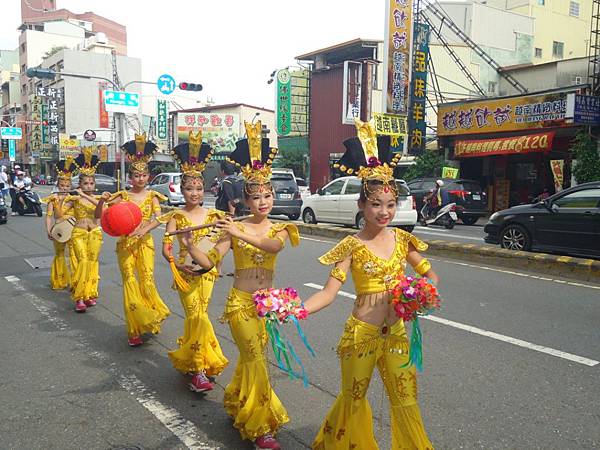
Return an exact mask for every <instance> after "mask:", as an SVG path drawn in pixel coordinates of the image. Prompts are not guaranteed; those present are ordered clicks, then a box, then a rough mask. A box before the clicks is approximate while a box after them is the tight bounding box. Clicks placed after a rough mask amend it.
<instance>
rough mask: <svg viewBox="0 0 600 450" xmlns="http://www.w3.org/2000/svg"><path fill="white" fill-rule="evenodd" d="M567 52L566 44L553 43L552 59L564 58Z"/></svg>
mask: <svg viewBox="0 0 600 450" xmlns="http://www.w3.org/2000/svg"><path fill="white" fill-rule="evenodd" d="M564 52H565V43H564V42H556V41H554V42H552V57H553V58H563V54H564Z"/></svg>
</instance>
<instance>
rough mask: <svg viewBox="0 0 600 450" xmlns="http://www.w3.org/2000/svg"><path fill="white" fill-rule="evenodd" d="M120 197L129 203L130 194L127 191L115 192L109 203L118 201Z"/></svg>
mask: <svg viewBox="0 0 600 450" xmlns="http://www.w3.org/2000/svg"><path fill="white" fill-rule="evenodd" d="M119 197H121V198H122V199H123V200H124V201H128V200H129V193H128V192H127V191H118V192H115V193H114V194H113V195H111V196H110V198H109V199H108V201H109V202H112V201H113V200H116V199H117V198H119Z"/></svg>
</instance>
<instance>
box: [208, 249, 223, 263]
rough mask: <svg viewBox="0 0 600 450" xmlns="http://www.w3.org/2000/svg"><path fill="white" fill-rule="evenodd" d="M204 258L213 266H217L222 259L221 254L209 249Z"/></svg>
mask: <svg viewBox="0 0 600 450" xmlns="http://www.w3.org/2000/svg"><path fill="white" fill-rule="evenodd" d="M206 256H207V258H208V259H209V260H210V262H212V263H213V264H214V265H215V266H216V265H218V264H219V262H220V261H221V258H222V256H221V253H219V251H218V250H217V249H215V248H211V249H210V250H209V251H208V253H207V254H206Z"/></svg>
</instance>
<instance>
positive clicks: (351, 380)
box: [312, 316, 433, 450]
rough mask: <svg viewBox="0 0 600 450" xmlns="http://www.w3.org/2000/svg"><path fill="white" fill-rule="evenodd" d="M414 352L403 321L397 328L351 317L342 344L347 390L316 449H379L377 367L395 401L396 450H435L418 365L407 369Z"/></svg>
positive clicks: (392, 405)
mask: <svg viewBox="0 0 600 450" xmlns="http://www.w3.org/2000/svg"><path fill="white" fill-rule="evenodd" d="M408 350H409V342H408V338H407V336H406V331H405V329H404V323H403V322H402V320H399V321H398V322H396V323H395V324H394V325H392V326H391V327H387V326H386V327H378V326H376V325H371V324H368V323H366V322H363V321H361V320H358V319H356V318H355V317H354V316H350V318H349V319H348V320H347V321H346V325H345V327H344V334H343V335H342V337H341V339H340V342H339V345H338V355H339V356H340V363H341V367H342V390H341V392H340V394H339V395H338V397H337V399H336V401H335V403H334V404H333V406H332V407H331V409H330V410H329V413H328V414H327V417H326V418H325V421H324V422H323V425H321V429H320V430H319V433H318V435H317V437H316V438H315V441H314V442H313V444H312V448H313V449H314V450H348V449H351V448H356V449H369V450H376V449H378V448H379V447H378V446H377V442H376V441H375V437H374V435H373V417H372V413H371V407H370V405H369V401H368V400H367V398H366V394H367V389H368V388H369V382H370V381H371V377H372V375H373V369H374V368H375V365H377V368H378V369H379V373H380V374H381V377H382V379H383V383H384V385H385V390H386V393H387V397H388V399H389V401H390V409H391V413H390V415H391V422H392V450H405V449H406V450H417V449H418V450H425V449H433V445H432V444H431V442H430V441H429V438H428V437H427V434H426V433H425V428H424V426H423V421H422V419H421V412H420V410H419V406H418V405H417V377H416V371H415V368H414V367H410V368H403V367H402V366H403V365H404V364H406V362H407V361H408Z"/></svg>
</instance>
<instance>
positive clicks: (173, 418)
mask: <svg viewBox="0 0 600 450" xmlns="http://www.w3.org/2000/svg"><path fill="white" fill-rule="evenodd" d="M4 279H5V280H6V281H8V282H9V283H11V284H12V285H13V287H14V289H15V290H17V291H19V292H21V293H22V295H23V296H25V297H26V298H27V299H28V300H29V302H30V303H31V304H32V305H33V307H34V308H35V309H36V310H37V311H38V312H39V313H40V314H41V315H42V316H43V317H44V318H46V320H48V322H50V323H52V324H53V325H54V326H55V327H56V328H57V329H58V330H59V331H74V330H72V329H70V327H69V324H68V323H67V322H66V321H64V320H63V319H61V318H60V317H58V316H56V315H55V314H54V311H53V310H52V309H51V308H49V307H47V306H46V305H45V302H44V300H42V299H41V298H40V297H38V296H37V295H35V294H33V293H31V292H29V291H27V289H25V287H24V286H23V283H21V280H20V279H19V278H18V277H15V276H6V277H4ZM77 338H78V339H77V341H75V342H76V345H77V346H78V347H80V348H81V349H82V350H83V351H84V354H86V355H88V356H89V357H90V358H92V359H94V360H96V361H98V362H100V363H101V365H102V366H103V367H106V368H107V369H108V370H109V371H110V372H111V374H112V375H113V376H114V377H115V379H116V381H117V383H119V385H120V386H121V388H123V390H125V392H127V393H128V394H130V395H131V396H133V398H135V400H136V401H137V402H138V403H139V404H140V405H142V406H143V407H144V408H146V409H147V410H148V411H149V412H150V413H151V414H152V415H153V416H154V417H156V418H157V419H158V421H159V422H161V423H162V424H163V425H164V426H165V427H166V428H167V429H168V430H169V431H171V433H173V434H174V435H175V436H176V437H177V438H179V440H180V441H181V442H182V443H183V444H184V445H185V446H186V447H187V448H188V449H190V450H213V449H216V447H214V446H210V445H208V444H206V443H204V442H202V441H201V438H200V436H201V433H200V431H199V430H198V428H197V427H196V426H195V425H194V424H193V423H192V422H190V421H189V420H187V419H186V418H185V417H184V416H182V415H181V414H180V413H179V412H178V411H177V410H176V409H174V408H171V407H169V406H167V405H165V404H163V403H162V402H160V401H159V400H157V399H156V393H155V392H154V391H153V390H152V389H150V388H148V387H147V386H146V385H145V384H144V383H143V382H142V381H141V380H140V379H139V378H138V377H137V376H135V375H134V374H132V373H128V372H124V371H122V370H121V369H119V367H118V366H117V365H116V364H115V363H114V362H112V361H111V360H110V358H109V357H108V356H107V355H105V354H103V353H100V352H98V351H96V350H94V348H93V346H92V344H91V342H90V341H89V340H88V339H87V338H86V337H85V336H84V335H79V336H78V337H77Z"/></svg>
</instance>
